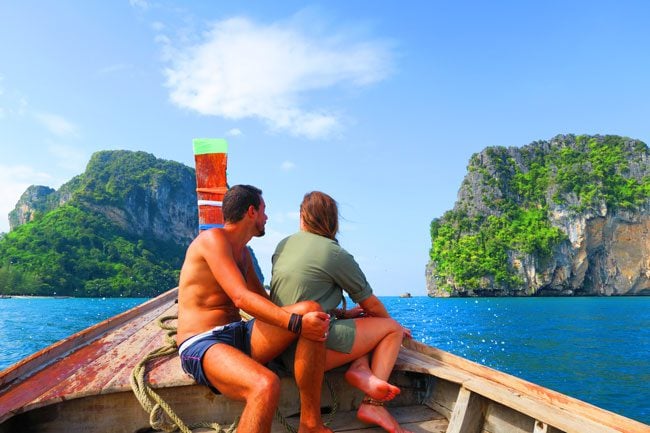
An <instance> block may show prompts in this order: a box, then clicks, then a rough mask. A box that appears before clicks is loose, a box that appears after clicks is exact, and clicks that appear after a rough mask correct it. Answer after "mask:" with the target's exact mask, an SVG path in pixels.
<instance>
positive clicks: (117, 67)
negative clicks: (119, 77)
mask: <svg viewBox="0 0 650 433" xmlns="http://www.w3.org/2000/svg"><path fill="white" fill-rule="evenodd" d="M129 69H133V66H132V65H128V64H126V63H116V64H114V65H109V66H106V67H104V68H102V69H100V70H99V71H98V72H97V73H98V74H99V75H110V74H114V73H116V72H122V71H127V70H129Z"/></svg>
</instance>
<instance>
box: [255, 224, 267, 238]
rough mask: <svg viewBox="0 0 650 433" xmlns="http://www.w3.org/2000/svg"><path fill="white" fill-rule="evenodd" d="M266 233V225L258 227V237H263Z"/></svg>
mask: <svg viewBox="0 0 650 433" xmlns="http://www.w3.org/2000/svg"><path fill="white" fill-rule="evenodd" d="M265 234H266V231H265V227H264V226H262V227H261V228H260V227H258V228H257V234H256V235H255V237H256V238H261V237H262V236H264V235H265Z"/></svg>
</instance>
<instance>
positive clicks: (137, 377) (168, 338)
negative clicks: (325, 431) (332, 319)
mask: <svg viewBox="0 0 650 433" xmlns="http://www.w3.org/2000/svg"><path fill="white" fill-rule="evenodd" d="M176 319H178V316H164V317H161V318H159V319H158V321H157V324H158V326H159V327H160V328H162V329H163V330H165V331H167V332H166V333H165V345H163V346H161V347H159V348H157V349H154V350H152V351H151V352H149V353H148V354H147V355H146V356H145V357H144V358H142V360H141V361H140V362H138V364H137V365H136V366H135V367H134V368H133V371H132V373H131V377H130V382H131V388H132V389H133V393H134V394H135V397H136V398H137V399H138V401H139V402H140V405H141V406H142V408H143V409H144V410H145V412H148V413H149V424H150V425H151V427H152V428H153V429H154V430H162V431H164V432H168V433H171V432H175V431H181V432H182V433H192V430H195V429H198V428H209V429H212V430H214V431H215V432H217V433H221V432H223V433H234V432H235V431H236V430H237V424H238V423H239V417H237V418H236V419H235V420H234V421H233V423H232V424H231V425H230V426H229V427H227V428H224V427H223V426H222V425H221V424H219V423H217V422H199V423H195V424H192V425H190V426H187V425H186V424H185V423H184V422H183V420H181V418H180V417H179V416H178V415H177V414H176V412H174V410H173V409H172V408H171V406H169V404H168V403H167V402H166V401H165V400H163V398H162V397H161V396H160V395H159V394H158V393H156V392H155V391H154V390H153V388H151V386H150V385H149V383H148V382H147V379H146V377H147V364H148V363H149V362H151V361H153V360H154V359H157V358H162V357H165V356H170V355H174V354H176V353H177V351H178V347H177V346H176V340H175V339H174V335H176V327H175V326H173V325H168V324H166V323H165V322H168V321H170V320H176ZM324 379H325V384H326V385H327V389H329V391H330V395H331V397H332V411H331V412H330V413H329V414H328V419H327V421H325V422H324V424H325V425H326V426H328V425H330V423H331V422H332V420H333V419H334V415H335V414H336V412H337V411H338V407H339V401H338V397H337V395H336V393H335V392H334V388H333V386H332V384H331V383H330V381H329V379H328V378H327V377H325V378H324ZM275 419H276V420H277V421H278V422H279V423H280V424H282V425H283V426H284V428H285V429H286V430H287V431H288V432H289V433H297V431H296V429H295V428H294V427H293V426H291V425H290V424H289V422H288V421H287V419H286V418H285V417H284V416H283V415H282V414H281V413H280V410H279V409H276V411H275Z"/></svg>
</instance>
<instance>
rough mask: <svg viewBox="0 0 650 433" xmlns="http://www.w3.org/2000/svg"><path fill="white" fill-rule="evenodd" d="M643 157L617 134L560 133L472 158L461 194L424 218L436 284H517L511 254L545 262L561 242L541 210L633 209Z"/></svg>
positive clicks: (644, 151)
mask: <svg viewBox="0 0 650 433" xmlns="http://www.w3.org/2000/svg"><path fill="white" fill-rule="evenodd" d="M647 158H648V148H647V146H646V145H645V144H644V143H642V142H639V141H634V140H630V139H628V138H624V137H618V136H604V137H603V136H578V137H574V136H565V137H562V138H556V139H555V140H553V141H552V142H551V143H547V142H536V143H533V144H531V145H529V146H526V147H523V148H521V149H513V148H510V149H508V148H505V147H491V148H488V149H486V150H485V151H484V152H482V153H481V154H475V155H473V156H472V159H471V160H470V164H469V167H468V170H469V174H468V178H470V179H471V181H467V179H468V178H466V182H467V183H464V185H463V186H462V187H461V196H462V197H463V199H462V200H459V202H458V203H457V204H456V206H455V208H454V210H451V211H448V212H446V213H445V214H444V215H443V216H442V218H439V219H438V218H437V219H434V220H433V221H432V222H431V226H430V230H431V241H432V244H431V249H430V258H431V261H432V262H433V264H434V266H435V272H434V277H435V279H436V284H437V286H438V287H439V288H441V289H443V290H448V291H451V290H452V289H453V288H462V290H474V291H477V290H478V291H480V290H485V289H490V288H491V287H495V286H497V287H503V288H517V287H519V286H521V285H522V283H523V281H522V280H521V277H520V276H519V275H518V274H517V272H515V269H513V266H512V264H513V262H514V261H513V260H512V259H518V258H520V257H521V256H523V255H524V254H528V255H533V256H535V257H536V258H537V259H538V260H541V261H543V260H547V259H549V258H550V257H551V256H552V253H553V251H554V248H556V247H557V246H558V245H559V244H560V243H561V242H562V241H564V240H565V239H567V236H566V234H565V233H564V232H563V231H562V230H560V229H559V228H557V227H555V226H552V225H551V222H550V219H549V214H548V213H549V208H550V207H552V208H554V209H557V208H563V209H565V210H566V211H567V212H573V213H584V212H593V213H595V214H598V212H599V211H600V209H601V208H603V207H605V208H606V209H607V210H608V211H609V212H612V211H617V210H634V209H636V208H638V207H639V206H641V205H643V204H645V203H647V201H648V198H650V178H649V177H648V175H647V169H646V168H645V167H646V166H647V162H646V161H647Z"/></svg>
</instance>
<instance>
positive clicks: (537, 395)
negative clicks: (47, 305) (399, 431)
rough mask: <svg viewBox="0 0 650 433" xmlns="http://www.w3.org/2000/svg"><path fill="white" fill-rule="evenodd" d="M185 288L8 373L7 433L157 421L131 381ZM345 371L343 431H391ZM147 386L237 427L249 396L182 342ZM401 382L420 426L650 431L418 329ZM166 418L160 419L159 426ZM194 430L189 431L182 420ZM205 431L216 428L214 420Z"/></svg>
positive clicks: (335, 425)
mask: <svg viewBox="0 0 650 433" xmlns="http://www.w3.org/2000/svg"><path fill="white" fill-rule="evenodd" d="M177 293H178V289H172V290H170V291H168V292H165V293H163V294H162V295H160V296H158V297H156V298H153V299H151V300H149V301H147V302H145V303H144V304H142V305H139V306H137V307H134V308H132V309H131V310H128V311H126V312H124V313H122V314H119V315H117V316H114V317H112V318H110V319H107V320H105V321H103V322H100V323H98V324H96V325H94V326H91V327H89V328H87V329H85V330H83V331H81V332H78V333H76V334H74V335H72V336H70V337H68V338H66V339H64V340H61V341H59V342H57V343H55V344H53V345H51V346H49V347H47V348H45V349H43V350H41V351H39V352H37V353H35V354H33V355H31V356H29V357H27V358H25V359H23V360H22V361H20V362H18V363H16V364H14V365H13V366H11V367H9V368H7V369H5V370H4V371H2V372H0V433H31V432H34V433H36V432H38V433H46V432H47V433H82V432H83V433H93V432H102V433H145V432H153V431H156V430H153V429H152V427H151V420H150V413H148V412H147V411H145V410H144V409H143V405H141V403H140V400H139V398H137V397H136V393H134V388H133V387H132V382H133V379H132V377H133V372H134V369H136V367H137V366H138V365H139V364H141V361H142V359H143V357H144V356H145V355H146V354H148V353H150V352H152V351H155V350H156V349H157V348H160V347H161V346H165V345H166V343H165V338H166V337H168V335H169V331H168V330H166V329H163V328H161V327H160V326H159V323H168V324H170V325H171V327H172V328H173V325H174V321H175V320H174V319H173V318H174V317H175V316H176V314H177V304H176V299H177ZM343 372H344V370H342V369H337V370H334V371H331V372H328V373H326V382H327V383H328V386H329V387H330V388H331V389H330V390H328V387H325V386H324V387H323V388H324V389H323V394H322V395H323V398H322V407H323V413H324V414H326V415H324V418H325V419H326V420H327V419H329V418H330V416H329V415H327V413H330V412H334V413H332V414H330V415H331V422H330V424H329V426H330V428H332V429H333V430H334V431H336V432H343V431H345V432H348V433H374V432H381V431H383V430H381V429H380V428H379V427H377V426H369V425H366V424H363V423H361V422H360V421H358V420H357V419H356V410H357V408H358V407H359V404H360V403H361V400H362V398H363V395H362V393H361V392H360V391H358V390H356V389H354V388H352V387H351V386H349V385H348V384H347V382H346V381H345V379H344V376H343ZM146 376H147V379H148V386H150V387H151V389H152V390H153V391H154V392H155V393H157V395H159V396H160V397H161V398H162V399H163V400H164V402H166V403H167V404H169V407H170V408H171V409H172V411H173V413H174V414H175V415H177V416H178V418H179V419H180V420H182V423H183V424H184V425H192V424H195V423H199V422H205V421H210V422H216V423H219V424H221V425H223V426H225V427H227V426H229V425H230V424H231V423H232V422H233V421H234V420H235V419H236V418H237V416H238V415H239V414H240V413H241V411H242V409H243V404H242V403H241V402H237V401H233V400H230V399H228V398H226V397H224V396H223V395H217V394H214V393H212V392H211V391H210V390H209V389H208V388H207V387H205V386H200V385H197V384H196V383H195V382H194V380H193V379H191V378H190V377H189V376H187V375H185V374H184V373H183V372H182V370H181V367H180V360H179V358H178V355H177V354H176V353H175V352H174V351H172V352H171V353H169V354H167V355H165V356H162V357H160V358H157V359H154V360H152V361H151V362H149V364H148V365H147V366H146ZM389 381H390V382H391V383H394V384H395V385H397V386H399V387H400V388H401V389H402V393H401V394H400V395H399V396H397V397H396V398H395V399H394V400H393V401H391V402H390V403H388V404H387V407H388V410H389V411H390V412H391V413H392V414H393V415H394V416H395V418H396V419H397V420H398V421H399V422H400V424H401V425H403V426H404V428H406V429H408V430H410V431H412V432H413V433H444V432H447V433H506V432H507V433H560V432H566V433H615V432H618V433H642V432H643V433H650V426H648V425H646V424H643V423H641V422H638V421H635V420H632V419H629V418H626V417H623V416H621V415H618V414H615V413H612V412H609V411H607V410H604V409H601V408H598V407H596V406H593V405H591V404H588V403H585V402H583V401H580V400H578V399H575V398H572V397H569V396H567V395H564V394H561V393H559V392H556V391H552V390H550V389H547V388H544V387H542V386H539V385H536V384H533V383H530V382H527V381H525V380H522V379H519V378H517V377H515V376H511V375H509V374H506V373H503V372H500V371H497V370H494V369H491V368H489V367H485V366H483V365H480V364H477V363H475V362H472V361H469V360H467V359H464V358H462V357H459V356H456V355H453V354H451V353H448V352H445V351H443V350H440V349H437V348H434V347H430V346H427V345H425V344H422V343H419V342H417V341H413V340H404V343H403V347H402V348H401V351H400V354H399V357H398V360H397V363H396V365H395V368H394V371H393V373H392V375H391V377H390V379H389ZM279 412H280V413H281V414H282V416H283V418H284V420H285V422H284V423H283V422H280V421H276V422H274V425H273V433H281V432H284V431H287V429H289V430H290V429H291V428H292V426H293V427H297V425H298V416H297V415H298V414H299V413H300V407H299V398H298V390H297V387H296V385H295V381H294V380H293V378H292V377H291V376H289V375H286V376H283V377H282V391H281V400H280V405H279ZM159 428H160V427H159ZM181 431H183V430H181ZM194 431H196V432H208V431H212V430H211V429H207V428H205V427H203V428H198V429H195V430H194Z"/></svg>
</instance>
